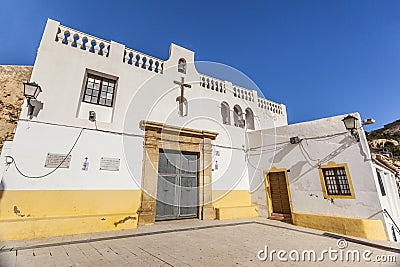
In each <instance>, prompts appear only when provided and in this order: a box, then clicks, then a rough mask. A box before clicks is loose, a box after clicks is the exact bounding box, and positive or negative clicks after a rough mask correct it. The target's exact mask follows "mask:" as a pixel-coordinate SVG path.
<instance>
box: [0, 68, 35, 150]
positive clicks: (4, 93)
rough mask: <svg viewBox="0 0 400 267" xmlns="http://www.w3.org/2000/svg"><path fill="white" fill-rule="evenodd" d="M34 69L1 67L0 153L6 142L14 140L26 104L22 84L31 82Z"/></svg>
mask: <svg viewBox="0 0 400 267" xmlns="http://www.w3.org/2000/svg"><path fill="white" fill-rule="evenodd" d="M32 69H33V67H32V66H2V65H0V87H1V93H0V151H1V149H2V148H3V143H4V141H8V140H12V139H13V138H14V130H15V127H16V126H17V121H18V117H19V113H20V112H21V106H22V104H23V102H24V92H23V91H24V87H23V84H22V83H23V82H25V81H28V80H30V78H31V74H32Z"/></svg>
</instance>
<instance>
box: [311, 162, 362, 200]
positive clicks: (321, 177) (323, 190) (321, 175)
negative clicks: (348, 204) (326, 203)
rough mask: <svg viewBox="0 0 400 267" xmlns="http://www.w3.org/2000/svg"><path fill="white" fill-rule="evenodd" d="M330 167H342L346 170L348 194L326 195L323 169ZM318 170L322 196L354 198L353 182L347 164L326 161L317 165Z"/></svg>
mask: <svg viewBox="0 0 400 267" xmlns="http://www.w3.org/2000/svg"><path fill="white" fill-rule="evenodd" d="M331 168H344V169H345V172H346V177H347V182H348V184H349V188H350V193H351V194H350V195H328V193H327V192H328V190H327V189H326V183H325V177H324V172H323V170H324V169H331ZM318 171H319V177H320V182H321V186H322V192H323V193H324V198H347V199H354V198H356V195H355V193H354V187H353V182H352V180H351V177H350V172H349V167H348V166H347V163H343V164H336V163H335V162H333V161H331V162H328V164H327V165H320V166H319V167H318Z"/></svg>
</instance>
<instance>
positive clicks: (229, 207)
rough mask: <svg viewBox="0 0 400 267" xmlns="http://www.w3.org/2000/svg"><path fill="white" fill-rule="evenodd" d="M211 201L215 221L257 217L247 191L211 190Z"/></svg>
mask: <svg viewBox="0 0 400 267" xmlns="http://www.w3.org/2000/svg"><path fill="white" fill-rule="evenodd" d="M212 199H213V207H214V209H215V212H216V219H217V220H227V219H238V218H254V217H258V211H257V207H256V206H254V205H252V204H251V196H250V192H249V191H248V190H213V191H212Z"/></svg>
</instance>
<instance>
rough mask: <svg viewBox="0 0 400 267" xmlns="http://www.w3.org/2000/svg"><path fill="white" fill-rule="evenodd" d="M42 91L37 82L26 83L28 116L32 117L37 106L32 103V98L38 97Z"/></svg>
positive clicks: (25, 94)
mask: <svg viewBox="0 0 400 267" xmlns="http://www.w3.org/2000/svg"><path fill="white" fill-rule="evenodd" d="M40 92H42V89H41V88H40V86H39V85H38V84H37V83H35V82H25V83H24V96H25V98H26V100H27V103H28V116H29V117H30V118H32V115H33V111H34V110H35V106H33V105H32V104H31V99H36V98H37V97H38V95H39V94H40Z"/></svg>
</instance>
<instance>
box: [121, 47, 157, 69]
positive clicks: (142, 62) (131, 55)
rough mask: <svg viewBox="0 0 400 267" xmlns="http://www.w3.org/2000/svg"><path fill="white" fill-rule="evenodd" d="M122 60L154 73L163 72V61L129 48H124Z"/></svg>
mask: <svg viewBox="0 0 400 267" xmlns="http://www.w3.org/2000/svg"><path fill="white" fill-rule="evenodd" d="M123 62H124V63H126V64H129V65H132V66H135V67H138V68H142V69H145V70H148V71H151V72H155V73H160V74H162V73H163V68H164V61H163V60H161V59H158V58H155V57H152V56H149V55H146V54H143V53H140V52H138V51H135V50H133V49H130V48H125V52H124V58H123Z"/></svg>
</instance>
